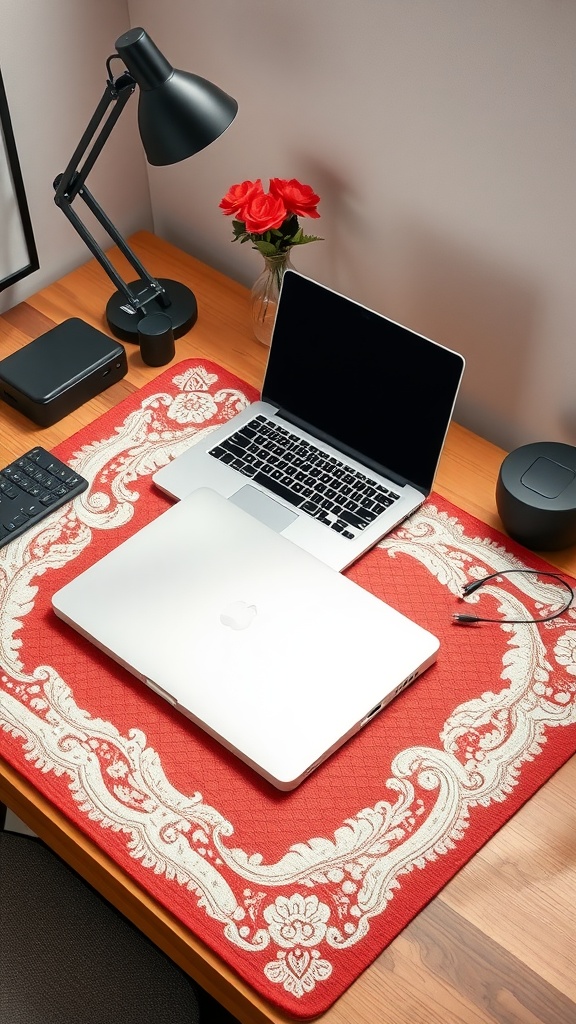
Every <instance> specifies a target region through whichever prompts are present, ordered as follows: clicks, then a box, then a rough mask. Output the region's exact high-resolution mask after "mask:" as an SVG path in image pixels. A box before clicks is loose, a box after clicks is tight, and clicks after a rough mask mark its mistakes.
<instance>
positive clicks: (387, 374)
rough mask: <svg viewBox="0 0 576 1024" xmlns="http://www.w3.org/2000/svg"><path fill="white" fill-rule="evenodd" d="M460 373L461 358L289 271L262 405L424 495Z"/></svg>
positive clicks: (267, 370) (279, 307)
mask: <svg viewBox="0 0 576 1024" xmlns="http://www.w3.org/2000/svg"><path fill="white" fill-rule="evenodd" d="M463 369H464V360H463V358H462V356H461V355H459V354H458V353H456V352H452V351H451V350H450V349H447V348H444V347H443V346H441V345H438V344H436V343H435V342H433V341H429V340H428V339H427V338H424V337H422V335H420V334H416V333H415V332H414V331H410V330H408V329H407V328H406V327H402V326H400V324H397V323H394V321H392V320H388V319H387V318H386V317H384V316H381V315H380V314H379V313H375V312H373V311H372V310H369V309H366V308H365V307H364V306H362V305H360V304H359V303H357V302H354V301H353V300H352V299H348V298H345V297H344V296H343V295H340V294H338V293H337V292H334V291H332V290H331V289H330V288H327V287H325V286H323V285H320V284H318V283H317V282H315V281H311V280H310V279H309V278H307V277H303V276H302V275H301V274H298V273H296V272H294V271H287V272H286V274H285V275H284V281H283V284H282V292H281V296H280V302H279V305H278V312H277V315H276V323H275V325H274V334H273V338H272V346H271V349H270V355H269V359H268V366H267V369H266V377H265V381H264V387H263V390H262V397H263V399H264V401H266V402H270V403H271V404H272V405H276V406H278V408H279V410H280V412H281V415H282V416H284V417H285V418H286V419H288V420H291V421H292V422H294V423H296V424H297V425H299V426H302V427H304V428H305V429H307V430H309V431H310V433H312V434H315V435H316V436H317V437H320V438H321V439H322V440H325V441H332V442H333V443H334V446H335V447H337V448H339V449H340V450H342V451H344V452H346V453H347V454H349V455H351V456H353V457H354V458H356V459H358V461H360V462H362V463H363V464H364V465H366V466H368V467H369V468H371V469H372V470H375V471H376V472H379V473H381V474H382V475H385V476H389V477H391V478H392V479H395V480H397V481H398V482H399V483H404V482H409V483H411V484H412V485H413V486H414V487H416V488H417V489H418V490H420V491H423V492H425V493H429V491H430V490H431V488H432V483H433V480H434V475H435V472H436V467H437V464H438V459H439V457H440V453H441V451H442V445H443V443H444V438H445V436H446V431H447V429H448V425H449V423H450V418H451V416H452V411H453V408H454V403H455V400H456V394H457V392H458V387H459V384H460V380H461V377H462V372H463Z"/></svg>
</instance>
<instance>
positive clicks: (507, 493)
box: [496, 441, 576, 551]
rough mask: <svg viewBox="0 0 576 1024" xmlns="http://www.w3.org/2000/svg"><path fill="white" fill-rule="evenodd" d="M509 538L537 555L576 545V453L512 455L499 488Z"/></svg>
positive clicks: (525, 450) (525, 449) (560, 448)
mask: <svg viewBox="0 0 576 1024" xmlns="http://www.w3.org/2000/svg"><path fill="white" fill-rule="evenodd" d="M496 506H497V508H498V513H499V515H500V518H501V520H502V522H503V524H504V528H505V529H506V532H507V533H508V534H509V535H510V537H512V539H513V540H516V541H518V542H519V543H520V544H523V545H524V547H527V548H530V549H531V550H533V551H558V550H560V549H561V548H567V547H570V546H571V545H572V544H576V447H573V446H572V445H569V444H562V443H560V442H555V441H539V442H537V443H535V444H526V445H523V446H522V447H521V448H516V450H515V451H513V452H510V455H507V456H506V458H505V459H504V462H503V463H502V465H501V467H500V473H499V475H498V482H497V484H496Z"/></svg>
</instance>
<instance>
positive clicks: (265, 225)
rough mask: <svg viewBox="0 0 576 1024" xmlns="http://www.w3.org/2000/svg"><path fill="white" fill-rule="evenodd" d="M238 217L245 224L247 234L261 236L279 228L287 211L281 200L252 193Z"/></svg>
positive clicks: (268, 195)
mask: <svg viewBox="0 0 576 1024" xmlns="http://www.w3.org/2000/svg"><path fill="white" fill-rule="evenodd" d="M239 217H240V219H241V220H243V221H244V222H245V224H246V231H247V232H248V233H249V234H251V235H263V234H264V233H265V232H266V231H272V230H273V228H279V227H280V225H281V224H282V223H283V221H285V220H286V217H287V211H286V207H285V206H284V203H283V202H282V199H280V198H277V197H276V196H272V195H270V194H269V193H268V192H253V193H251V194H250V195H249V196H248V197H247V199H246V202H245V203H244V205H243V206H242V208H241V209H240V210H239Z"/></svg>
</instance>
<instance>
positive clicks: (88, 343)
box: [0, 317, 128, 427]
mask: <svg viewBox="0 0 576 1024" xmlns="http://www.w3.org/2000/svg"><path fill="white" fill-rule="evenodd" d="M127 371H128V363H127V361H126V352H125V350H124V347H123V346H122V345H121V344H120V343H119V342H118V341H115V340H114V339H113V338H110V337H109V336H108V335H107V334H103V333H102V332H101V331H98V330H97V329H96V328H95V327H92V326H91V325H90V324H87V323H85V322H84V320H80V319H79V318H78V317H71V318H70V319H69V320H64V321H63V323H61V324H58V326H57V327H53V328H52V330H50V331H47V332H46V334H41V335H40V337H39V338H36V339H35V341H31V342H30V343H29V344H28V345H25V346H24V347H23V348H21V349H18V350H17V351H16V352H13V353H12V355H9V356H6V358H5V359H2V360H0V398H2V399H3V400H4V401H5V402H6V403H7V405H11V406H12V407H13V408H14V409H18V411H19V412H21V413H23V414H24V416H27V417H28V418H29V419H31V420H33V421H34V423H38V424H39V425H40V426H41V427H50V426H51V425H52V424H53V423H57V422H58V420H61V419H63V417H64V416H67V415H68V413H70V412H73V411H74V410H75V409H78V408H79V407H80V406H81V405H83V404H84V402H88V401H89V400H90V399H91V398H94V397H95V396H96V395H98V394H100V392H101V391H105V390H106V388H109V387H110V385H111V384H116V382H117V381H119V380H121V379H122V377H124V376H125V375H126V373H127Z"/></svg>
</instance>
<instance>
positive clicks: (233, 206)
mask: <svg viewBox="0 0 576 1024" xmlns="http://www.w3.org/2000/svg"><path fill="white" fill-rule="evenodd" d="M259 192H262V181H261V179H260V178H257V180H256V181H241V182H240V183H239V184H238V185H232V187H231V189H230V191H229V192H227V193H226V195H225V196H224V198H223V199H222V200H221V201H220V203H219V206H220V208H221V209H222V210H223V211H224V213H225V214H226V216H227V217H229V216H231V215H232V214H234V213H238V211H239V210H240V208H241V207H242V206H243V205H244V203H245V202H246V201H247V200H248V199H249V197H250V196H251V195H256V194H257V193H259Z"/></svg>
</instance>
